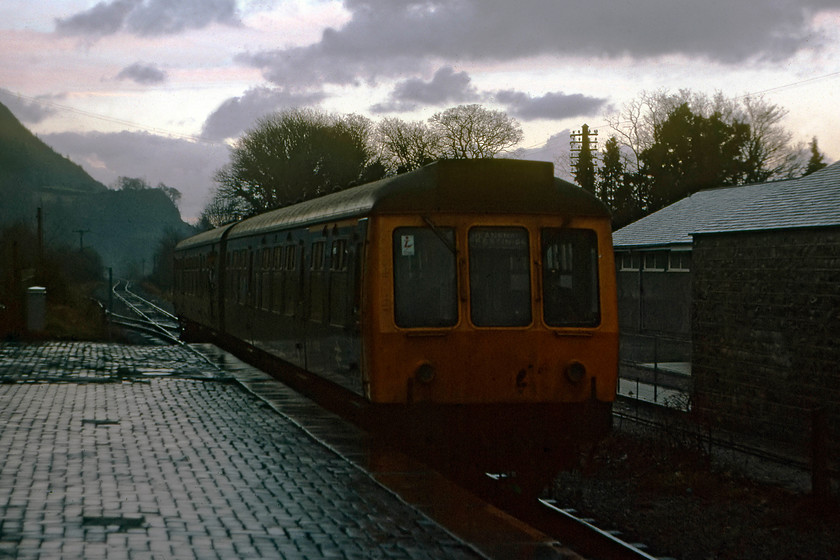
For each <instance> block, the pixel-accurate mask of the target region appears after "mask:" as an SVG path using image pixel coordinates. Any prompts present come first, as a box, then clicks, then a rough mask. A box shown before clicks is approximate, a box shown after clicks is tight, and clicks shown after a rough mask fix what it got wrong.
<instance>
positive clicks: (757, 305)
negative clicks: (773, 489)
mask: <svg viewBox="0 0 840 560" xmlns="http://www.w3.org/2000/svg"><path fill="white" fill-rule="evenodd" d="M693 259H694V260H693V262H694V278H693V280H694V282H693V290H692V291H693V294H692V296H693V297H692V300H693V301H692V306H693V308H692V331H693V369H692V374H693V376H694V383H695V403H694V404H695V410H696V411H698V412H699V413H700V414H701V415H702V416H703V417H704V418H705V419H707V420H708V421H710V422H712V423H713V424H715V425H721V426H725V427H729V428H736V429H738V430H741V431H746V432H748V433H753V434H756V435H765V436H771V437H773V438H774V439H778V440H782V441H787V442H790V443H793V444H797V445H800V446H801V445H806V446H807V444H808V443H809V442H810V434H811V418H812V413H811V411H812V410H813V409H815V408H820V407H821V408H823V409H824V410H825V414H826V416H827V418H828V424H829V434H831V435H830V436H829V437H831V438H832V446H835V445H836V444H837V437H838V434H840V228H823V229H799V230H771V231H761V232H743V233H729V234H705V235H697V236H695V239H694V255H693Z"/></svg>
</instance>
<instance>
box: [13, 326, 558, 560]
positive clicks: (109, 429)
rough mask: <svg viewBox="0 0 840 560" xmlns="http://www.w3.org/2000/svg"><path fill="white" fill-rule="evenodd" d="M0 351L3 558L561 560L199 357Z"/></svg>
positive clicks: (214, 355) (257, 382)
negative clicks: (514, 559)
mask: <svg viewBox="0 0 840 560" xmlns="http://www.w3.org/2000/svg"><path fill="white" fill-rule="evenodd" d="M204 350H205V351H206V354H208V355H210V356H211V357H210V358H209V360H208V358H202V357H199V356H198V355H197V354H195V353H193V352H191V351H189V350H188V349H185V348H182V347H178V346H130V345H114V344H95V343H78V342H72V343H71V342H68V343H64V342H48V343H39V344H18V343H0V558H22V559H23V558H27V559H28V558H33V559H34V558H85V559H124V558H125V559H135V558H154V559H158V558H161V559H163V558H173V559H191V558H200V559H203V558H224V559H229V558H284V559H315V558H408V559H423V558H429V559H442V558H523V559H527V558H573V557H574V556H573V554H572V553H571V551H568V550H566V549H564V548H562V547H560V546H559V545H558V543H554V542H552V541H551V539H549V538H548V537H546V536H545V535H542V534H541V533H539V532H538V531H536V530H534V529H532V528H530V527H528V526H526V525H524V524H522V523H521V522H519V521H517V520H515V519H512V518H510V517H508V516H507V515H505V514H504V513H502V512H500V511H499V510H496V509H495V508H493V507H492V506H489V505H488V504H486V503H484V502H481V501H480V500H478V499H477V498H475V497H473V496H472V495H470V494H468V493H467V492H465V491H463V490H461V489H460V488H458V487H457V486H455V485H453V484H451V483H449V482H448V481H446V480H445V479H444V478H443V477H441V476H440V475H438V474H436V473H435V472H434V471H432V470H430V469H428V468H426V467H424V466H423V465H422V464H418V463H416V462H414V461H412V460H410V459H408V458H407V457H405V456H402V455H400V454H399V453H395V452H393V451H389V450H385V449H379V448H377V446H376V444H375V443H374V442H372V441H371V440H370V438H369V437H367V436H366V435H365V434H364V433H362V432H361V431H359V430H358V429H356V428H355V427H353V426H350V425H348V424H346V423H345V422H343V421H342V420H341V419H339V418H337V417H335V416H332V415H330V414H329V413H327V412H324V411H323V410H320V409H319V408H318V407H316V406H315V405H313V404H312V403H309V402H308V401H306V400H305V399H303V398H301V397H299V396H297V395H296V394H294V393H293V392H292V391H290V390H288V389H286V388H285V387H283V386H282V385H279V384H278V383H276V382H274V381H273V380H271V379H270V378H268V376H267V375H265V374H263V373H261V372H259V371H257V370H254V369H252V368H249V367H247V366H245V365H244V364H242V363H241V362H238V361H236V360H235V359H234V358H232V357H231V356H229V355H228V354H225V353H224V352H221V351H219V350H218V349H216V350H213V349H212V348H210V347H206V348H204Z"/></svg>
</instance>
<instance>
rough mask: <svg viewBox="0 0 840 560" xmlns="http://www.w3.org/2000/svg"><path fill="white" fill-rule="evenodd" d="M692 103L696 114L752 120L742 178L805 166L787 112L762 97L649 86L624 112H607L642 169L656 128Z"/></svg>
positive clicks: (788, 173)
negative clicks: (787, 126)
mask: <svg viewBox="0 0 840 560" xmlns="http://www.w3.org/2000/svg"><path fill="white" fill-rule="evenodd" d="M683 104H686V105H687V106H688V107H689V109H690V110H691V112H692V113H694V114H695V115H698V116H701V117H704V118H710V117H712V116H713V115H715V114H717V115H719V116H720V118H721V119H722V120H723V121H724V122H726V123H727V124H729V125H733V126H734V125H736V124H746V125H749V127H750V138H749V142H747V143H746V144H745V146H744V154H743V157H744V161H745V162H746V165H745V166H744V172H743V176H742V177H741V179H740V181H739V182H741V183H755V182H763V181H767V180H770V179H774V178H783V177H788V176H791V174H792V173H793V174H795V173H796V169H798V168H799V167H800V164H799V161H800V159H801V158H800V157H799V156H798V155H797V154H798V152H799V150H800V148H799V147H798V146H794V145H792V144H791V139H792V135H791V133H790V132H788V131H787V130H785V128H784V127H783V126H782V124H781V121H782V120H783V119H784V117H785V115H786V114H787V111H786V110H785V109H783V108H782V107H779V106H778V105H775V104H773V103H769V102H767V101H766V100H764V99H763V98H762V97H755V96H746V97H740V98H728V97H725V96H724V95H723V94H722V93H721V92H717V93H716V94H715V95H714V96H712V97H709V96H707V95H705V94H703V93H698V92H693V91H691V90H688V89H681V90H679V91H677V92H676V93H672V92H669V91H667V90H664V89H660V90H656V91H654V92H645V91H643V92H642V93H641V94H640V95H639V96H638V97H637V98H636V99H633V100H631V101H630V102H629V103H627V104H626V105H625V106H624V108H623V109H622V111H621V112H620V113H619V114H618V115H613V116H610V117H607V121H608V122H609V124H610V126H611V127H612V128H613V130H614V131H615V135H616V137H617V138H618V140H619V142H620V143H621V144H622V145H623V146H624V147H625V148H626V149H628V150H629V151H630V152H632V153H633V154H634V156H635V162H631V166H630V170H638V167H639V166H638V164H639V161H640V156H641V154H642V153H643V152H644V151H645V150H647V149H649V148H650V147H651V146H652V145H653V144H654V142H655V138H656V131H657V130H659V129H660V128H661V127H662V124H663V123H664V122H665V120H667V118H668V117H669V115H670V114H671V113H672V112H673V111H674V110H675V109H676V108H677V107H679V106H681V105H683Z"/></svg>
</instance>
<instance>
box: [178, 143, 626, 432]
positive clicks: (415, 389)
mask: <svg viewBox="0 0 840 560" xmlns="http://www.w3.org/2000/svg"><path fill="white" fill-rule="evenodd" d="M195 285H206V286H207V289H196V288H195V287H194V286H195ZM175 291H176V294H175V296H176V298H175V299H176V301H175V304H176V308H177V310H178V313H179V315H180V316H181V317H182V319H183V320H184V321H185V322H186V323H188V324H193V325H198V326H200V327H202V328H204V329H206V330H208V331H210V332H212V333H215V334H217V335H219V336H222V337H230V338H233V339H236V340H239V341H243V342H244V343H245V344H247V345H249V346H251V347H253V348H256V349H259V350H260V351H263V352H266V353H268V354H271V355H274V356H277V357H279V358H280V359H282V360H284V361H287V362H290V363H292V364H294V365H295V366H297V367H299V368H302V369H304V370H307V371H309V372H311V373H313V374H316V375H318V376H321V377H325V378H328V379H330V380H331V381H333V382H335V383H336V384H338V385H341V386H342V387H344V388H346V389H348V390H350V391H353V392H354V393H356V394H358V395H360V396H362V397H363V398H364V399H366V400H368V401H369V402H371V403H375V404H377V405H383V406H386V407H387V406H392V407H393V406H396V407H402V409H401V410H405V409H407V408H411V409H412V410H414V411H416V410H421V411H425V412H421V417H422V418H423V421H426V420H429V419H431V418H433V417H435V418H440V417H444V418H447V420H446V422H454V423H456V424H457V425H466V424H471V425H473V426H474V427H475V426H483V427H484V428H479V429H484V430H485V432H486V433H485V434H484V436H482V437H485V436H486V437H489V438H492V437H495V435H498V436H499V437H517V430H521V429H522V426H521V424H523V423H524V424H525V426H526V428H525V429H526V430H531V429H533V430H534V431H535V432H537V431H544V432H545V434H544V435H545V437H548V438H551V437H553V435H557V434H560V433H563V434H569V433H572V432H575V433H580V434H581V437H590V436H591V435H592V434H597V433H603V431H604V430H605V429H606V427H607V426H608V425H609V422H610V404H611V402H612V400H613V398H614V395H615V386H616V377H617V361H618V327H617V314H616V301H615V299H616V297H615V271H614V265H613V259H612V243H611V230H610V217H609V214H608V212H607V210H606V209H605V208H604V206H603V205H602V204H601V203H600V202H599V201H597V200H596V199H595V198H594V197H592V196H591V195H589V194H588V193H586V192H585V191H584V190H582V189H580V188H579V187H577V186H575V185H572V184H571V183H567V182H565V181H562V180H560V179H557V178H555V177H554V176H553V166H552V165H551V164H550V163H542V162H525V161H518V160H505V159H494V160H450V161H439V162H436V163H434V164H430V165H428V166H426V167H423V168H421V169H419V170H416V171H412V172H409V173H405V174H402V175H398V176H396V177H391V178H388V179H384V180H381V181H377V182H374V183H370V184H366V185H362V186H359V187H354V188H350V189H347V190H344V191H340V192H337V193H333V194H330V195H327V196H324V197H322V198H319V199H315V200H310V201H306V202H303V203H300V204H296V205H294V206H290V207H288V208H283V209H279V210H275V211H272V212H268V213H265V214H263V215H260V216H256V217H254V218H251V219H247V220H244V221H242V222H240V223H237V224H234V225H232V226H226V227H224V228H220V229H217V230H214V231H213V232H205V233H203V234H200V235H199V236H196V237H194V238H190V239H188V240H185V241H183V242H182V243H181V244H179V245H178V247H177V249H176V290H175ZM506 431H507V432H508V433H505V432H506ZM582 434H587V435H585V436H584V435H582Z"/></svg>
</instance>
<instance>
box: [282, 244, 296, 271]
mask: <svg viewBox="0 0 840 560" xmlns="http://www.w3.org/2000/svg"><path fill="white" fill-rule="evenodd" d="M296 256H297V247H295V246H294V245H289V246H288V247H286V266H285V269H286V270H294V269H295V266H296V265H295V257H296Z"/></svg>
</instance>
